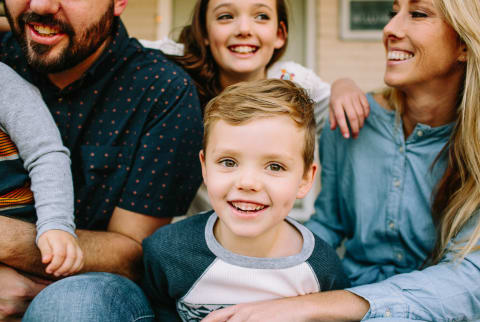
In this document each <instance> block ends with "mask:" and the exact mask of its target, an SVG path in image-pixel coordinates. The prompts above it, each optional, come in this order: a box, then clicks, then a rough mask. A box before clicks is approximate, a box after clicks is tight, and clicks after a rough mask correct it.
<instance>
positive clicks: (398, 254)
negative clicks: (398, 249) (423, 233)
mask: <svg viewBox="0 0 480 322" xmlns="http://www.w3.org/2000/svg"><path fill="white" fill-rule="evenodd" d="M397 259H398V260H399V261H401V260H402V259H403V255H402V253H397Z"/></svg>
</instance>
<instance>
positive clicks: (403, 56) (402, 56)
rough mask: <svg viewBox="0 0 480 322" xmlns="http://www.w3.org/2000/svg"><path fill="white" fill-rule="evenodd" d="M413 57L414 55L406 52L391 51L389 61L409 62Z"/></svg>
mask: <svg viewBox="0 0 480 322" xmlns="http://www.w3.org/2000/svg"><path fill="white" fill-rule="evenodd" d="M412 57H413V54H409V53H406V52H404V51H389V52H388V59H390V60H407V59H410V58H412Z"/></svg>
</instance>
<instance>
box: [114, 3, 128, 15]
mask: <svg viewBox="0 0 480 322" xmlns="http://www.w3.org/2000/svg"><path fill="white" fill-rule="evenodd" d="M127 3H128V0H115V2H114V8H113V14H114V15H115V16H120V15H121V14H122V12H123V11H124V10H125V7H126V6H127Z"/></svg>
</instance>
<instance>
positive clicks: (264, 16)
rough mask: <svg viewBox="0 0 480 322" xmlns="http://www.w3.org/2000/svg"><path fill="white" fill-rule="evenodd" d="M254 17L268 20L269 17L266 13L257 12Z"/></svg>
mask: <svg viewBox="0 0 480 322" xmlns="http://www.w3.org/2000/svg"><path fill="white" fill-rule="evenodd" d="M255 19H257V20H270V17H269V16H268V15H267V14H266V13H260V14H258V15H257V16H256V17H255Z"/></svg>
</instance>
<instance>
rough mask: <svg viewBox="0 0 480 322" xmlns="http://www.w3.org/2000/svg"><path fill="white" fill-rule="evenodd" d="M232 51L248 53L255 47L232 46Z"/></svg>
mask: <svg viewBox="0 0 480 322" xmlns="http://www.w3.org/2000/svg"><path fill="white" fill-rule="evenodd" d="M232 51H234V52H236V53H241V54H248V53H252V52H254V51H255V47H250V46H235V47H232Z"/></svg>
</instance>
